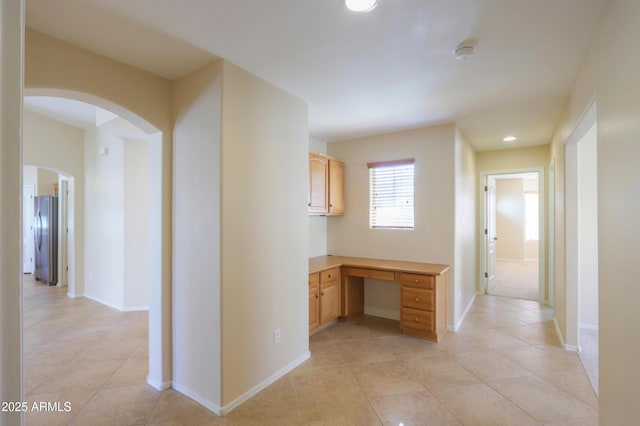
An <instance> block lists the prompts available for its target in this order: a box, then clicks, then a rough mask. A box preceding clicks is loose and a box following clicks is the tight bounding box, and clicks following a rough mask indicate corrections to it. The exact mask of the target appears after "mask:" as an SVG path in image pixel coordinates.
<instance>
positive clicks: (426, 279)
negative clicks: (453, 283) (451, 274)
mask: <svg viewBox="0 0 640 426" xmlns="http://www.w3.org/2000/svg"><path fill="white" fill-rule="evenodd" d="M445 280H446V275H441V276H430V275H421V274H407V273H401V274H400V328H401V329H402V333H403V334H407V335H410V336H414V337H421V338H423V339H428V340H435V341H436V342H437V341H438V340H439V339H440V337H441V336H442V335H443V334H444V332H445V331H446V321H447V314H446V312H447V306H446V294H445V292H446V281H445Z"/></svg>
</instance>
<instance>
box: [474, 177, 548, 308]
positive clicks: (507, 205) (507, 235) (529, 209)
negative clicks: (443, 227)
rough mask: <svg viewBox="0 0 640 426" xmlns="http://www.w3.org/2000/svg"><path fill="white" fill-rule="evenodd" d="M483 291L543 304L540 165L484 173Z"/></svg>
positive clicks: (543, 247)
mask: <svg viewBox="0 0 640 426" xmlns="http://www.w3.org/2000/svg"><path fill="white" fill-rule="evenodd" d="M482 182H483V184H484V191H483V192H484V208H483V216H484V218H483V219H484V220H483V222H484V225H485V226H484V237H485V238H484V244H482V259H484V261H483V265H484V268H483V269H484V271H483V272H484V273H483V276H482V280H481V282H483V283H484V285H483V289H482V290H483V291H482V293H483V294H490V295H494V296H503V297H511V298H517V299H527V300H534V301H539V302H543V303H546V302H548V298H547V296H546V295H547V292H546V289H545V285H544V283H545V274H544V252H545V244H544V232H543V230H544V229H545V228H544V201H543V200H544V176H543V174H542V170H541V169H533V170H521V171H509V172H501V173H484V174H483V179H482Z"/></svg>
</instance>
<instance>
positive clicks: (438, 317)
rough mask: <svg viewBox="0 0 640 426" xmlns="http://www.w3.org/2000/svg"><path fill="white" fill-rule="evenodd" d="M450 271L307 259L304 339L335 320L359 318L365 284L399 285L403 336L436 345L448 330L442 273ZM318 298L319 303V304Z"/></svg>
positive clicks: (438, 267)
mask: <svg viewBox="0 0 640 426" xmlns="http://www.w3.org/2000/svg"><path fill="white" fill-rule="evenodd" d="M448 270H449V266H447V265H439V264H431V263H421V262H405V261H398V260H382V259H367V258H359V257H347V256H318V257H314V258H312V259H309V271H310V272H311V273H310V274H309V331H310V333H309V334H313V333H316V332H318V331H320V330H322V329H323V328H325V327H326V326H328V325H330V324H332V323H333V322H334V321H335V320H336V318H337V317H341V318H343V319H354V318H358V317H360V316H362V315H363V314H364V287H365V281H366V279H377V280H386V281H396V282H397V281H399V282H400V328H401V329H402V333H403V334H406V335H409V336H413V337H418V338H421V339H427V340H433V341H436V342H437V341H438V340H440V338H441V337H442V336H443V335H444V333H445V332H446V330H447V298H446V296H447V287H446V286H447V271H448ZM318 299H319V301H318Z"/></svg>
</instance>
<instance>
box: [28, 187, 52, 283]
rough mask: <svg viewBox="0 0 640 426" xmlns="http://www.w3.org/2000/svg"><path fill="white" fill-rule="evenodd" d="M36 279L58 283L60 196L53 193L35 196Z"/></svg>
mask: <svg viewBox="0 0 640 426" xmlns="http://www.w3.org/2000/svg"><path fill="white" fill-rule="evenodd" d="M34 211H35V219H34V226H33V230H34V231H33V234H34V235H33V236H34V239H35V246H36V248H35V259H36V262H35V263H36V265H35V269H36V271H35V276H36V280H38V281H42V282H45V283H47V284H48V285H56V284H57V283H58V198H57V197H52V196H51V195H42V196H39V197H34Z"/></svg>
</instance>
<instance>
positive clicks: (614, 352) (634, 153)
mask: <svg viewBox="0 0 640 426" xmlns="http://www.w3.org/2000/svg"><path fill="white" fill-rule="evenodd" d="M638 16H640V2H637V1H635V0H609V1H608V3H607V5H606V7H605V12H604V16H603V18H602V21H601V23H600V26H599V29H598V31H597V33H596V34H595V36H594V38H593V41H592V44H591V47H590V49H589V52H588V55H587V57H586V60H585V62H584V64H583V66H582V68H581V70H580V72H579V73H578V75H577V78H576V80H575V83H574V87H573V89H572V91H571V95H570V97H569V101H568V103H567V108H566V110H565V114H564V117H563V119H562V121H561V122H560V125H559V127H558V130H557V131H556V134H555V137H554V139H553V145H552V155H553V157H554V158H555V161H556V176H557V177H559V179H557V189H556V190H557V195H558V197H557V198H558V203H556V205H557V206H559V205H561V204H562V201H563V199H564V198H563V195H564V193H563V192H562V187H563V178H561V177H562V176H563V172H564V170H562V169H561V167H559V166H560V165H562V164H563V162H564V157H563V156H564V146H563V145H564V143H566V141H567V140H568V139H569V137H570V135H571V132H572V131H573V130H574V129H575V128H576V126H577V124H578V122H579V120H580V117H581V116H582V114H583V113H584V112H585V111H586V109H587V108H588V107H589V105H590V103H591V101H592V100H594V99H595V100H596V102H597V124H598V138H597V139H598V142H597V144H598V160H597V162H598V228H599V229H598V238H599V241H598V243H599V254H598V258H599V260H598V267H599V273H598V275H599V282H600V291H599V322H600V324H599V327H600V351H599V355H600V363H599V366H600V395H599V397H600V398H599V399H600V410H599V417H600V424H603V425H623V426H624V425H633V424H635V423H637V415H636V413H637V398H636V395H637V392H636V385H637V383H638V382H639V381H640V364H638V362H637V353H638V351H639V350H640V340H639V338H638V333H637V325H638V324H639V323H640V310H638V309H637V303H636V301H637V300H638V299H639V298H640V287H638V285H637V279H636V276H637V273H636V264H637V253H638V249H637V248H638V241H640V222H639V221H638V220H637V212H638V209H640V201H638V197H634V196H633V195H631V194H638V193H640V172H639V170H638V158H640V144H639V143H638V141H637V136H638V134H640V121H639V120H637V117H638V116H639V115H640V97H638V96H634V95H633V94H634V93H636V92H637V90H635V89H636V88H637V87H638V85H640V77H639V76H640V53H638V50H637V49H636V48H635V44H636V40H638V39H639V38H640V26H639V25H638ZM558 213H559V214H560V216H559V219H560V220H562V219H563V217H562V216H561V213H562V211H558ZM560 220H558V222H560ZM567 220H570V218H567ZM557 235H561V232H557ZM561 243H562V245H563V243H564V242H561ZM557 248H558V250H557V253H558V254H559V256H558V258H557V259H556V264H557V266H558V267H559V266H560V265H561V263H563V262H564V258H563V257H562V255H561V253H562V252H561V250H560V248H562V249H564V247H557ZM557 269H559V268H557ZM556 278H557V279H556V283H557V285H556V300H558V301H559V299H560V298H561V297H563V296H564V295H565V292H566V290H567V289H566V286H565V285H564V282H561V279H562V271H558V274H556ZM558 305H559V304H558ZM559 320H564V321H565V322H564V323H561V328H562V327H566V318H559ZM563 331H565V330H564V329H563Z"/></svg>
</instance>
